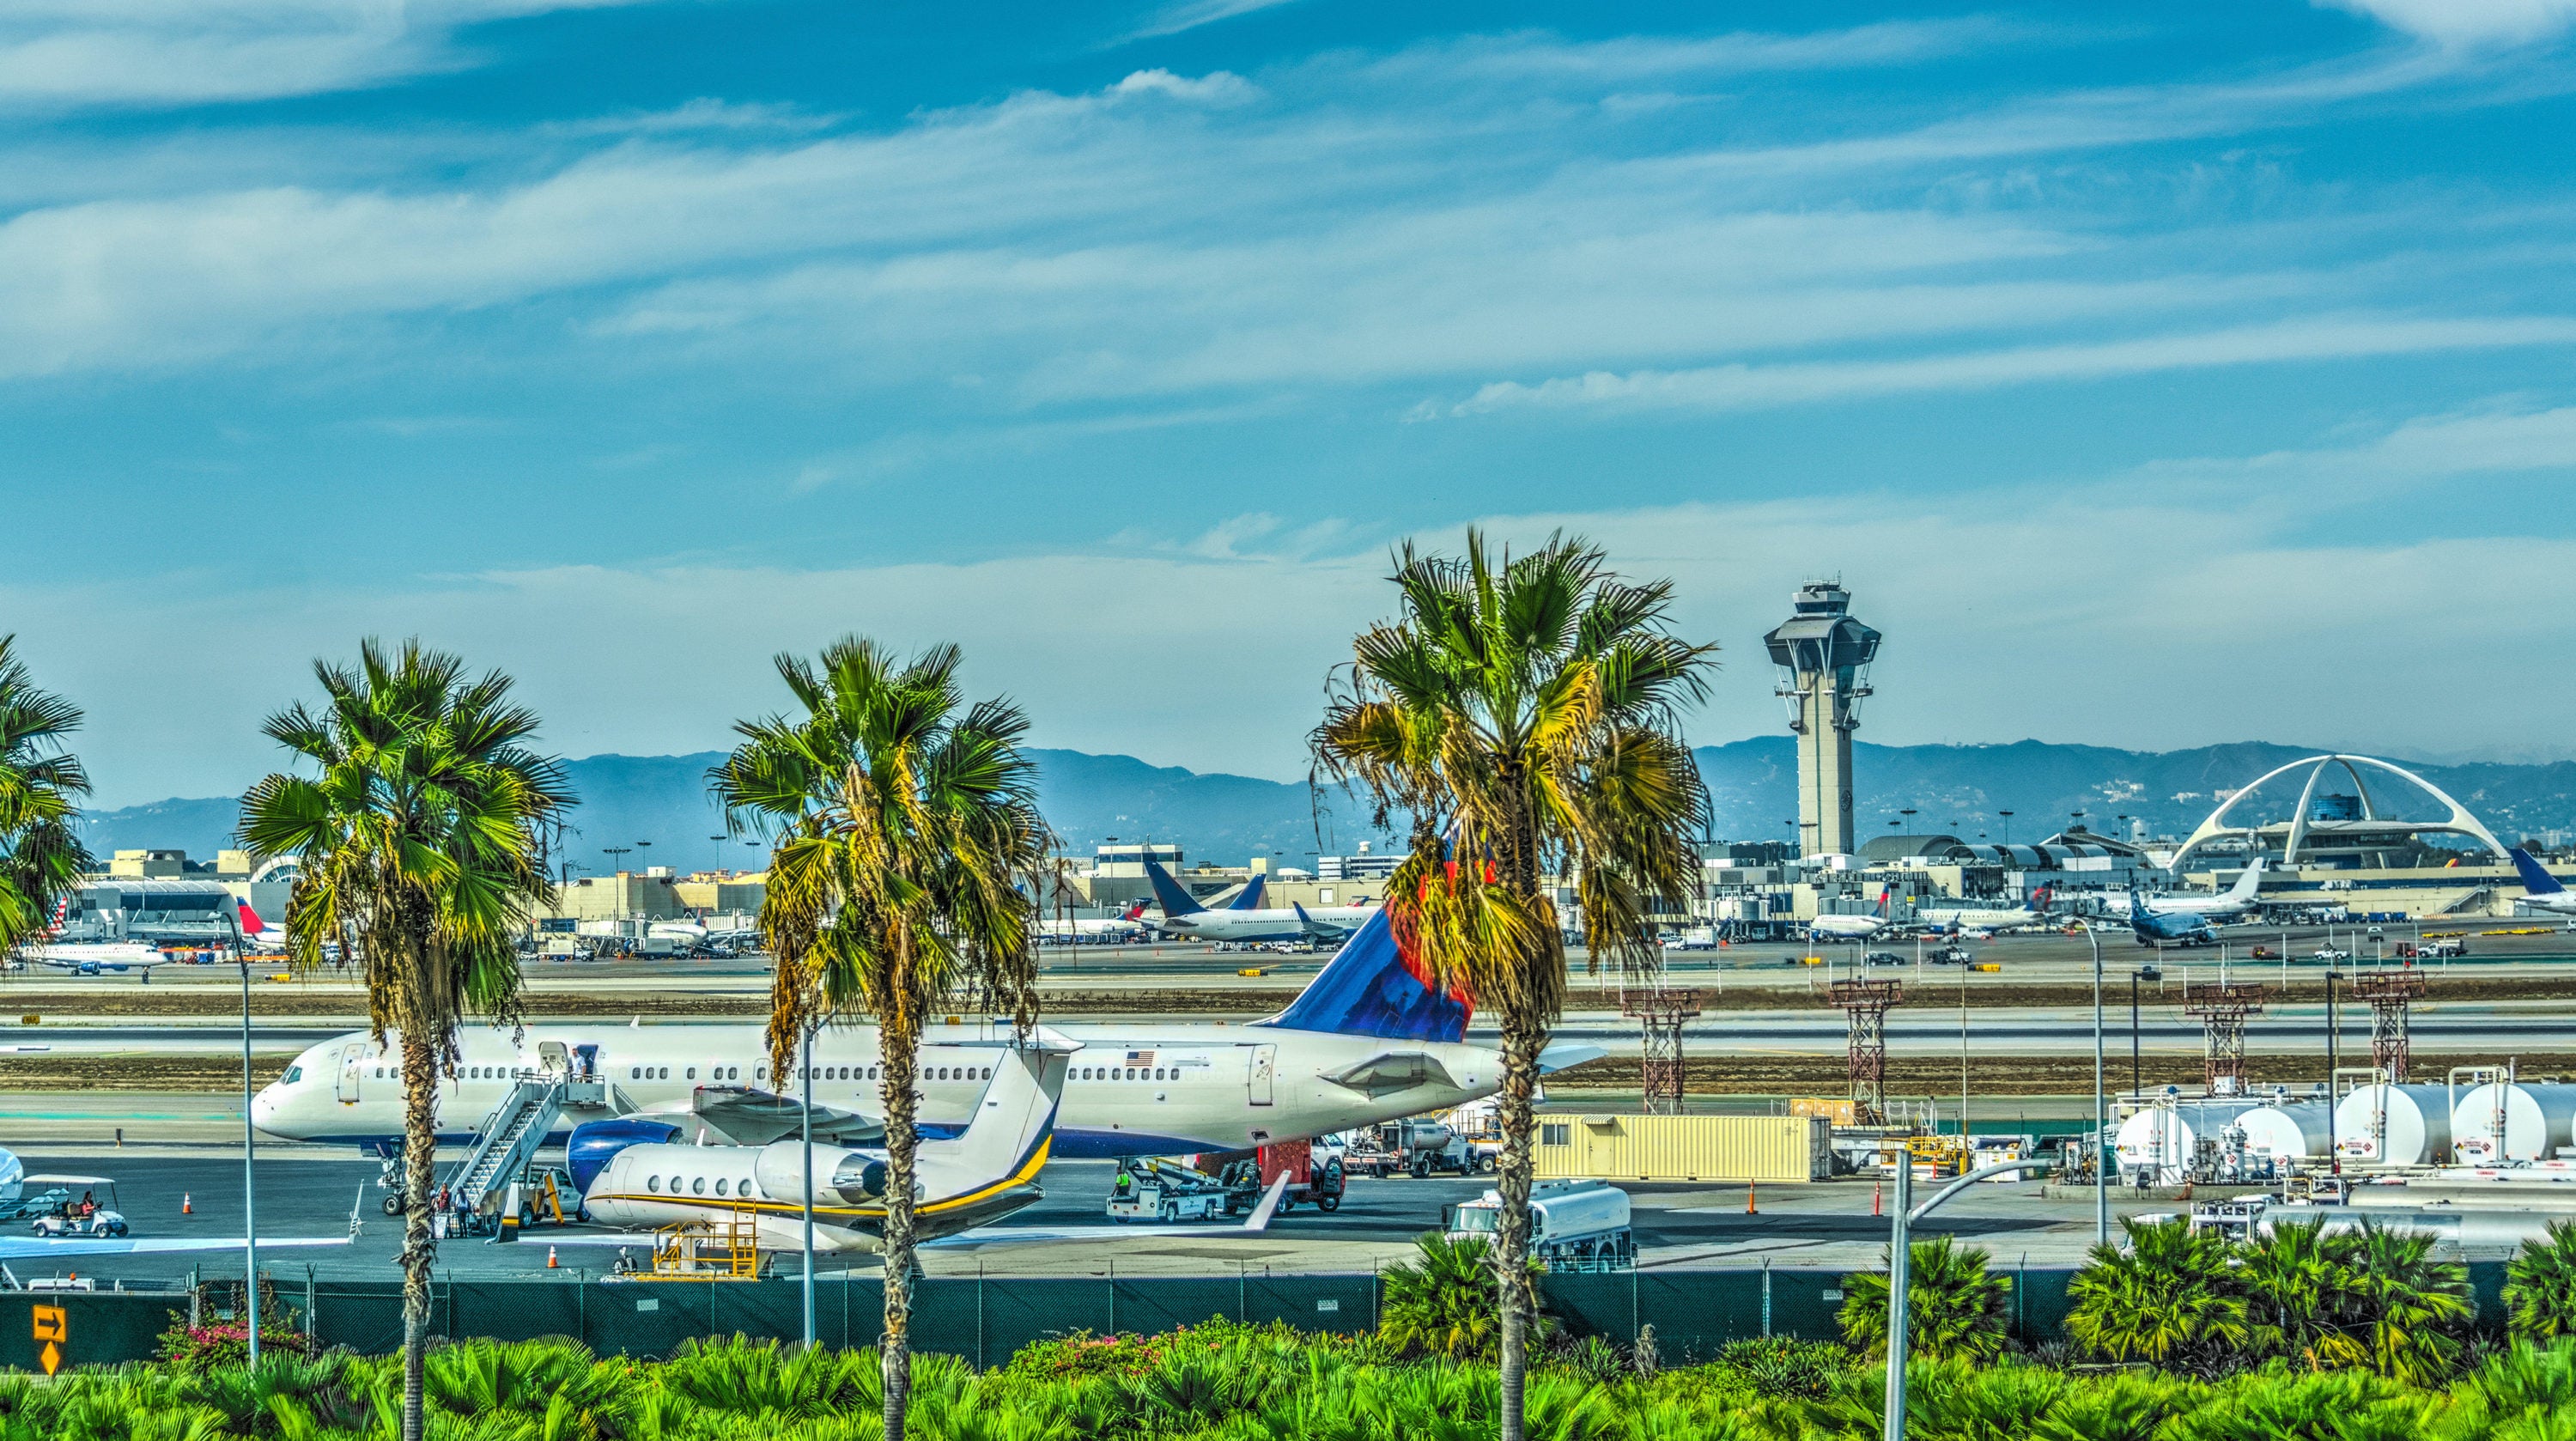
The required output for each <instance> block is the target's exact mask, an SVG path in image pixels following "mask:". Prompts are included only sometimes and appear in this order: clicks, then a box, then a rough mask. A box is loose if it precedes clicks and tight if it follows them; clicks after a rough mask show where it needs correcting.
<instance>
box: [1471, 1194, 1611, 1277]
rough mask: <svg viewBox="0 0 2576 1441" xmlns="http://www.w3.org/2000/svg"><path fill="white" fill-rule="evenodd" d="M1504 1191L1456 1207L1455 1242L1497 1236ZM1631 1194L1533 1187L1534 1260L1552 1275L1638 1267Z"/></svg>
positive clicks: (1532, 1227)
mask: <svg viewBox="0 0 2576 1441" xmlns="http://www.w3.org/2000/svg"><path fill="white" fill-rule="evenodd" d="M1502 1207H1503V1198H1502V1193H1501V1192H1499V1191H1487V1192H1486V1193H1485V1194H1484V1195H1483V1196H1481V1197H1479V1198H1477V1199H1476V1200H1473V1201H1468V1202H1465V1203H1463V1204H1461V1205H1459V1206H1456V1207H1454V1208H1453V1209H1452V1210H1451V1212H1450V1216H1449V1224H1448V1226H1447V1228H1446V1229H1447V1230H1448V1233H1449V1237H1450V1239H1451V1240H1464V1239H1467V1238H1469V1237H1474V1236H1487V1237H1490V1236H1491V1235H1493V1233H1494V1230H1495V1227H1496V1225H1497V1224H1498V1222H1499V1220H1500V1218H1501V1216H1502ZM1629 1216H1630V1209H1629V1205H1628V1193H1627V1192H1625V1191H1622V1190H1620V1189H1619V1188H1618V1187H1616V1186H1613V1185H1611V1184H1609V1183H1608V1182H1606V1181H1590V1180H1585V1181H1542V1182H1540V1183H1539V1184H1538V1185H1536V1186H1533V1187H1531V1188H1530V1259H1532V1260H1534V1261H1537V1262H1538V1263H1539V1264H1540V1265H1542V1266H1545V1267H1546V1268H1547V1269H1548V1270H1551V1271H1626V1270H1633V1269H1634V1268H1635V1267H1636V1264H1637V1238H1636V1235H1635V1233H1633V1232H1632V1231H1630V1230H1629V1229H1628V1222H1629Z"/></svg>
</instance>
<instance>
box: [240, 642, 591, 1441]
mask: <svg viewBox="0 0 2576 1441" xmlns="http://www.w3.org/2000/svg"><path fill="white" fill-rule="evenodd" d="M313 672H314V675H315V677H316V678H317V679H318V680H320V682H321V684H322V692H323V695H324V697H325V702H324V705H323V707H322V708H321V709H320V710H319V711H313V710H307V709H306V708H305V706H304V704H303V703H302V702H300V701H299V702H297V703H295V704H294V705H291V706H288V707H287V708H286V709H285V710H282V711H279V712H278V713H277V714H275V715H272V716H270V717H269V718H268V721H267V723H266V724H265V725H264V726H262V727H261V729H262V730H263V731H264V732H265V733H266V734H267V735H268V737H269V738H270V739H272V740H274V741H276V742H277V743H278V744H279V745H282V746H284V747H286V749H287V750H288V751H290V752H292V753H293V754H294V756H295V757H296V759H297V760H298V761H300V762H303V763H305V765H307V766H308V767H309V768H310V769H311V770H312V771H313V772H314V773H313V774H311V775H290V774H276V775H271V776H269V777H267V778H266V779H264V780H262V781H260V782H259V783H258V784H256V785H254V786H252V787H251V788H250V791H249V793H248V794H246V795H244V796H243V797H242V805H241V838H242V841H243V843H244V844H245V845H247V846H249V847H250V848H251V850H252V851H254V852H256V853H258V854H261V855H270V856H283V855H294V856H300V857H302V861H303V864H302V867H301V869H300V872H299V874H298V875H297V877H296V881H295V887H294V889H293V891H291V892H290V893H289V895H288V897H287V903H286V946H287V954H288V958H289V960H290V962H291V963H292V964H293V965H294V966H296V967H297V968H298V969H303V970H310V969H312V968H314V967H317V966H319V965H320V964H321V963H322V957H323V951H324V947H325V946H327V945H334V944H336V945H337V946H339V947H340V954H341V955H342V956H343V957H347V956H351V955H355V956H358V957H361V958H363V960H364V962H365V964H366V978H367V1018H368V1022H369V1025H370V1026H371V1027H372V1029H373V1030H374V1033H375V1037H376V1041H377V1043H378V1044H379V1045H385V1044H388V1041H387V1038H388V1036H391V1037H393V1038H394V1039H393V1041H392V1044H398V1045H399V1046H400V1048H401V1051H402V1084H403V1162H404V1184H403V1202H404V1211H405V1216H406V1219H405V1222H404V1237H403V1252H402V1263H403V1410H402V1434H403V1441H420V1435H421V1376H422V1364H423V1358H424V1355H425V1352H426V1348H427V1344H428V1339H429V1268H430V1264H431V1262H432V1260H434V1259H435V1257H436V1247H435V1245H434V1243H433V1242H432V1240H431V1238H430V1220H429V1212H430V1189H431V1181H432V1174H431V1161H432V1158H433V1156H434V1154H435V1152H436V1149H437V1144H438V1117H437V1101H438V1083H439V1079H440V1077H441V1076H442V1075H449V1076H452V1075H453V1074H454V1072H455V1065H456V1060H457V1048H456V1027H457V1024H458V1022H459V1021H460V1020H461V1019H462V1018H463V1017H464V1016H465V1014H466V1013H467V1012H468V1011H479V1012H482V1013H484V1014H486V1015H489V1016H492V1017H494V1018H495V1019H501V1020H507V1019H515V1018H516V1015H517V1010H518V997H519V958H518V953H517V947H516V935H515V933H516V932H517V931H518V930H519V929H520V928H521V927H522V926H524V925H525V924H526V923H527V917H528V914H529V912H530V911H531V910H533V909H535V908H537V907H541V906H546V905H550V904H552V902H553V900H554V888H553V887H552V886H551V885H549V884H547V881H546V873H545V869H544V867H543V866H542V865H541V864H540V862H539V850H538V841H537V831H538V827H540V826H541V825H544V824H545V823H547V822H548V821H549V820H550V819H551V818H552V817H553V816H554V815H555V814H556V813H557V812H559V811H561V810H562V809H563V808H565V807H567V806H570V805H571V804H572V803H573V798H572V795H571V793H570V792H569V791H568V790H567V789H566V787H565V784H564V778H563V768H562V766H561V764H560V763H559V762H557V761H556V760H554V759H553V758H551V757H547V756H541V755H539V754H537V753H536V752H535V751H533V750H530V749H529V742H530V741H531V740H532V739H533V738H534V736H535V735H536V731H537V716H536V713H535V712H534V711H531V710H529V709H528V708H526V707H524V706H520V705H516V704H513V703H512V702H511V700H510V685H511V682H510V678H509V677H508V676H506V675H503V674H501V673H500V672H499V671H492V672H488V673H486V674H485V675H483V676H480V677H471V678H469V677H468V676H467V675H466V674H465V663H464V662H463V661H462V660H460V659H458V658H457V657H455V656H452V655H447V654H444V653H441V652H438V651H432V650H424V649H422V648H421V645H420V643H419V642H418V641H416V640H414V641H406V642H404V643H403V645H402V648H401V649H400V650H399V651H396V652H394V653H392V654H390V655H389V654H387V653H386V651H385V650H384V648H383V647H381V646H380V645H378V644H377V643H376V642H375V641H374V640H368V641H365V642H363V643H361V644H360V646H359V648H358V664H357V667H356V668H355V669H351V668H349V667H346V666H340V665H333V664H330V663H328V662H323V661H317V662H315V663H314V667H313Z"/></svg>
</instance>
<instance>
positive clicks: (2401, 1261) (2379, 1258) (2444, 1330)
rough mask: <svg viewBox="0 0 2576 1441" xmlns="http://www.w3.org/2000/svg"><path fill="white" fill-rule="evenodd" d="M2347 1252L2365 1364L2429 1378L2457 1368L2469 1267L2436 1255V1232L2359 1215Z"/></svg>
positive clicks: (2470, 1310) (2468, 1303)
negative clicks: (2358, 1226)
mask: <svg viewBox="0 0 2576 1441" xmlns="http://www.w3.org/2000/svg"><path fill="white" fill-rule="evenodd" d="M2357 1240H2358V1244H2357V1245H2355V1247H2354V1248H2353V1253H2352V1283H2351V1291H2350V1298H2351V1299H2350V1304H2351V1306H2352V1310H2353V1321H2354V1327H2353V1331H2354V1336H2353V1339H2354V1341H2355V1343H2356V1344H2357V1345H2358V1347H2359V1349H2360V1352H2361V1356H2362V1359H2363V1361H2364V1364H2367V1365H2368V1366H2369V1367H2370V1368H2371V1369H2372V1370H2375V1371H2377V1372H2378V1373H2379V1374H2380V1375H2382V1376H2386V1377H2389V1378H2390V1379H2392V1380H2397V1381H2404V1382H2407V1383H2409V1384H2412V1385H2416V1386H2433V1385H2438V1384H2440V1383H2441V1382H2442V1381H2444V1380H2446V1379H2448V1378H2449V1376H2450V1375H2451V1374H2452V1372H2454V1371H2455V1370H2457V1369H2458V1366H2459V1361H2460V1356H2461V1353H2462V1350H2463V1348H2464V1345H2465V1342H2466V1333H2467V1330H2468V1326H2469V1322H2470V1320H2471V1319H2472V1318H2474V1317H2475V1315H2476V1314H2477V1306H2476V1303H2475V1302H2473V1301H2472V1300H2471V1299H2470V1297H2469V1268H2468V1267H2466V1266H2464V1265H2462V1264H2460V1263H2459V1262H2457V1261H2442V1260H2436V1259H2435V1258H2434V1256H2433V1237H2431V1236H2429V1235H2426V1234H2424V1233H2423V1232H2420V1231H2398V1230H2392V1229H2390V1228H2389V1227H2386V1226H2382V1225H2379V1224H2378V1223H2376V1222H2364V1223H2363V1225H2362V1229H2361V1233H2360V1235H2359V1237H2358V1238H2357Z"/></svg>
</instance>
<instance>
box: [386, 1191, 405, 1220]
mask: <svg viewBox="0 0 2576 1441" xmlns="http://www.w3.org/2000/svg"><path fill="white" fill-rule="evenodd" d="M381 1204H382V1205H383V1206H384V1208H385V1214H386V1215H388V1216H399V1215H401V1214H402V1213H403V1198H402V1192H400V1191H388V1192H386V1193H385V1199H384V1201H383V1202H382V1203H381Z"/></svg>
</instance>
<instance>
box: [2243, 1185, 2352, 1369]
mask: <svg viewBox="0 0 2576 1441" xmlns="http://www.w3.org/2000/svg"><path fill="white" fill-rule="evenodd" d="M2353 1252H2354V1244H2353V1242H2352V1241H2351V1239H2350V1238H2349V1237H2345V1236H2330V1235H2328V1234H2327V1233H2326V1228H2325V1222H2324V1221H2322V1220H2318V1221H2310V1222H2305V1223H2299V1222H2292V1223H2288V1224H2284V1225H2280V1226H2275V1227H2273V1228H2272V1232H2271V1234H2270V1235H2268V1236H2265V1237H2263V1238H2262V1239H2260V1240H2258V1241H2252V1242H2249V1243H2247V1244H2245V1245H2244V1246H2242V1247H2240V1248H2239V1249H2238V1252H2237V1256H2236V1262H2237V1264H2236V1269H2235V1275H2234V1283H2233V1284H2234V1287H2235V1288H2236V1289H2237V1290H2239V1291H2241V1292H2242V1293H2243V1295H2244V1297H2245V1322H2246V1336H2247V1344H2248V1349H2250V1350H2252V1351H2254V1352H2256V1353H2258V1354H2261V1355H2267V1356H2283V1357H2287V1358H2289V1359H2290V1360H2293V1361H2296V1362H2298V1363H2299V1364H2300V1365H2301V1366H2303V1367H2305V1368H2307V1369H2309V1370H2318V1369H2321V1368H2323V1367H2326V1366H2330V1365H2342V1364H2346V1363H2348V1362H2350V1361H2351V1360H2352V1359H2353V1358H2352V1356H2351V1354H2350V1349H2349V1338H2348V1336H2347V1334H2346V1332H2345V1331H2344V1329H2343V1323H2344V1321H2345V1320H2346V1319H2347V1318H2346V1315H2345V1313H2346V1311H2347V1309H2348V1307H2347V1305H2346V1302H2347V1298H2348V1293H2349V1292H2350V1291H2351V1290H2352V1287H2353V1282H2354V1277H2353V1273H2352V1258H2353Z"/></svg>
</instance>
